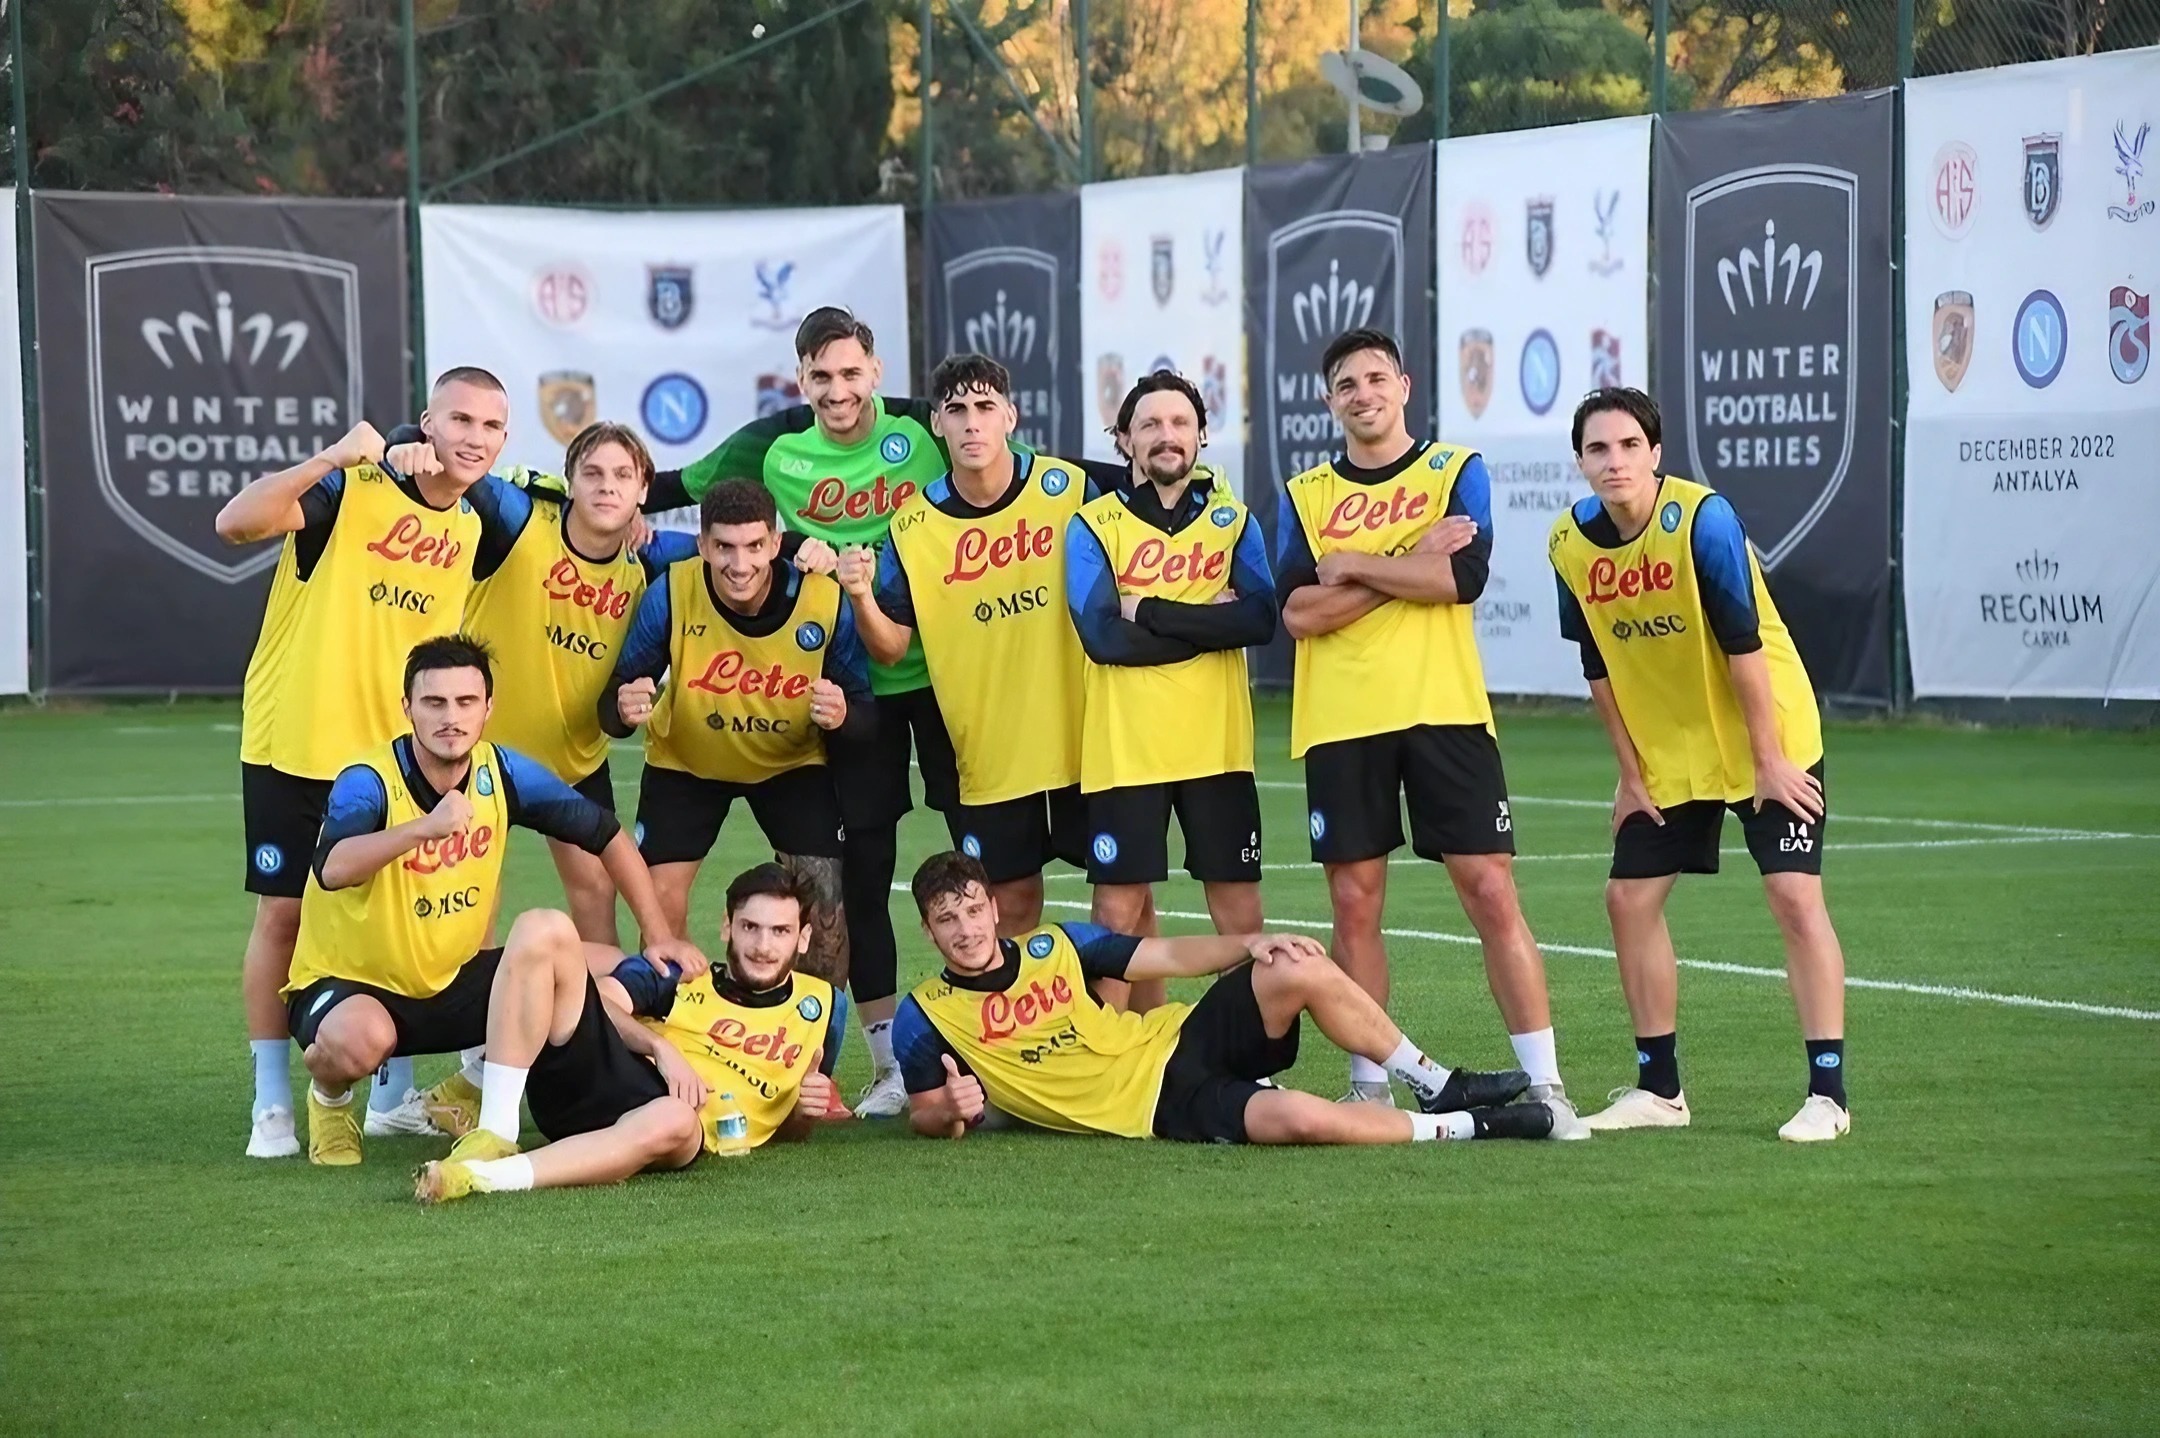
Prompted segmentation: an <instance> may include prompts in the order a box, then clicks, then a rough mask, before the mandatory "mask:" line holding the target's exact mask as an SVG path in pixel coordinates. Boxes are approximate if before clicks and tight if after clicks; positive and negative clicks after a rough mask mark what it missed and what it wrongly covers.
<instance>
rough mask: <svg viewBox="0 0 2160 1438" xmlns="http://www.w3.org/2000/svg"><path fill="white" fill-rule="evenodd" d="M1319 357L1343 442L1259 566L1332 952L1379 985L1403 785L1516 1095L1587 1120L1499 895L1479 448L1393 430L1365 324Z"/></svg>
mask: <svg viewBox="0 0 2160 1438" xmlns="http://www.w3.org/2000/svg"><path fill="white" fill-rule="evenodd" d="M1320 368H1321V376H1322V378H1323V379H1324V380H1325V382H1326V384H1327V401H1328V409H1329V411H1330V412H1331V413H1332V414H1333V415H1334V416H1335V421H1336V423H1337V424H1339V425H1341V426H1342V429H1343V450H1344V452H1343V454H1342V456H1341V457H1340V458H1338V459H1335V460H1332V461H1330V462H1328V463H1326V464H1321V465H1318V466H1315V467H1314V468H1312V469H1309V470H1307V471H1305V472H1304V473H1303V474H1300V475H1298V476H1297V477H1296V478H1294V479H1292V480H1291V481H1290V486H1289V510H1290V512H1289V513H1287V514H1285V515H1283V516H1282V519H1281V521H1280V522H1279V523H1278V525H1277V526H1276V529H1277V535H1276V538H1277V543H1278V546H1279V548H1280V555H1279V558H1278V561H1277V563H1276V566H1275V574H1276V581H1275V582H1276V590H1277V593H1278V595H1279V596H1280V597H1281V600H1282V619H1283V627H1284V628H1285V629H1287V630H1288V631H1289V632H1290V634H1291V636H1292V637H1293V638H1295V639H1296V640H1297V665H1296V686H1297V687H1296V690H1295V693H1294V695H1293V697H1292V701H1291V709H1290V755H1291V757H1292V758H1299V757H1302V758H1303V759H1304V760H1305V802H1306V807H1307V809H1308V810H1309V813H1308V816H1307V818H1308V822H1309V824H1310V827H1311V830H1312V856H1313V861H1314V862H1315V863H1317V864H1320V865H1322V866H1323V867H1324V868H1325V869H1326V871H1327V882H1328V898H1329V901H1330V903H1331V905H1332V906H1333V909H1334V917H1335V957H1336V959H1337V960H1338V961H1339V962H1340V963H1341V964H1342V965H1343V967H1344V968H1346V969H1348V970H1349V971H1350V974H1351V977H1353V978H1355V979H1356V980H1357V981H1358V982H1359V983H1360V984H1361V985H1363V986H1364V989H1365V991H1366V992H1367V993H1369V994H1371V995H1372V996H1373V997H1374V998H1375V999H1378V1000H1379V1001H1380V1002H1381V1003H1382V1004H1385V1003H1386V1002H1387V995H1388V959H1387V948H1386V945H1385V943H1384V940H1383V938H1382V935H1381V921H1382V914H1383V910H1384V908H1385V904H1386V899H1387V877H1388V855H1389V854H1390V853H1392V852H1393V851H1394V850H1396V849H1398V848H1400V847H1402V842H1403V832H1402V818H1401V814H1402V803H1403V798H1404V796H1407V799H1408V803H1409V809H1410V838H1411V847H1412V849H1413V850H1414V851H1415V852H1416V853H1417V855H1418V857H1419V858H1422V859H1427V860H1434V861H1438V862H1441V863H1444V864H1445V865H1446V866H1447V872H1448V878H1449V879H1450V880H1451V881H1452V882H1453V883H1454V885H1455V893H1456V896H1457V897H1458V898H1459V899H1460V900H1461V901H1462V906H1463V912H1464V913H1465V914H1466V915H1468V917H1469V919H1470V923H1471V926H1472V927H1473V928H1475V929H1476V930H1477V934H1478V939H1479V941H1480V942H1481V944H1482V945H1483V947H1484V953H1485V976H1486V982H1487V983H1488V984H1490V985H1491V987H1492V992H1493V998H1494V999H1495V1001H1497V1003H1498V1004H1499V1007H1500V1015H1501V1017H1502V1018H1503V1019H1504V1020H1506V1022H1507V1027H1508V1033H1509V1035H1510V1038H1511V1039H1512V1041H1513V1043H1514V1046H1515V1056H1516V1062H1517V1063H1518V1064H1520V1065H1521V1066H1522V1068H1523V1069H1524V1070H1525V1071H1526V1072H1527V1073H1528V1074H1529V1075H1530V1081H1531V1085H1532V1087H1531V1093H1532V1095H1533V1096H1535V1097H1538V1098H1550V1099H1553V1100H1555V1101H1556V1102H1557V1104H1558V1108H1557V1109H1556V1110H1555V1112H1556V1113H1558V1114H1559V1119H1558V1123H1557V1127H1556V1130H1555V1134H1554V1136H1555V1137H1557V1138H1565V1139H1572V1138H1587V1137H1589V1130H1588V1129H1586V1128H1584V1127H1583V1126H1582V1121H1581V1120H1580V1119H1579V1118H1577V1117H1576V1116H1575V1110H1574V1108H1573V1106H1572V1105H1571V1104H1569V1103H1568V1101H1567V1096H1566V1090H1565V1089H1564V1088H1563V1087H1562V1086H1561V1082H1560V1065H1559V1060H1558V1057H1557V1055H1556V1053H1555V1051H1554V1043H1553V1031H1552V1008H1551V1003H1550V1000H1549V999H1548V997H1547V995H1546V990H1545V960H1544V958H1543V956H1542V955H1540V954H1539V953H1538V947H1537V940H1536V939H1534V938H1532V937H1531V934H1530V926H1529V925H1528V924H1527V923H1525V922H1524V921H1523V915H1522V905H1521V903H1520V901H1519V900H1518V899H1517V898H1516V894H1515V873H1514V853H1515V834H1514V821H1513V819H1512V818H1511V817H1510V815H1509V813H1508V797H1507V778H1506V776H1505V774H1504V773H1503V772H1502V770H1501V765H1500V747H1499V745H1498V744H1497V743H1496V742H1495V741H1494V738H1493V729H1492V706H1491V704H1490V703H1489V702H1488V700H1487V699H1486V697H1485V675H1484V670H1483V668H1482V666H1481V665H1480V664H1479V662H1478V651H1477V636H1476V631H1475V629H1474V627H1473V624H1472V618H1471V608H1470V606H1471V605H1472V604H1473V603H1474V602H1475V601H1476V599H1477V597H1478V595H1479V594H1481V593H1483V592H1484V589H1485V579H1486V571H1487V566H1488V564H1489V562H1490V559H1491V555H1492V534H1491V530H1492V514H1491V507H1492V506H1491V481H1490V479H1489V478H1488V476H1487V475H1486V472H1485V462H1484V461H1483V460H1482V459H1481V458H1479V456H1478V455H1477V453H1476V452H1475V451H1474V450H1470V449H1465V448H1464V447H1462V446H1460V445H1451V444H1438V443H1428V442H1426V441H1423V440H1418V439H1413V438H1412V437H1411V435H1410V431H1409V429H1408V427H1407V425H1406V424H1405V421H1404V410H1405V407H1406V406H1407V405H1408V403H1409V400H1410V377H1409V376H1408V375H1407V374H1405V373H1404V372H1403V367H1402V351H1401V350H1400V349H1398V348H1397V347H1396V344H1395V341H1394V340H1393V339H1391V338H1390V337H1388V336H1387V335H1385V334H1382V333H1381V332H1380V331H1378V330H1371V329H1357V330H1351V331H1349V332H1347V333H1345V334H1343V335H1340V336H1338V337H1337V338H1336V339H1335V340H1334V342H1333V343H1331V344H1329V345H1328V347H1327V350H1326V352H1325V353H1324V354H1323V355H1322V356H1321V365H1320ZM1346 1097H1347V1098H1349V1099H1352V1100H1368V1101H1373V1102H1380V1103H1389V1102H1392V1101H1393V1098H1392V1095H1391V1093H1390V1090H1389V1088H1388V1082H1387V1075H1386V1074H1384V1073H1382V1072H1381V1070H1380V1069H1379V1068H1378V1067H1377V1066H1376V1065H1374V1064H1373V1063H1372V1062H1371V1061H1370V1060H1368V1059H1365V1058H1362V1057H1360V1058H1353V1059H1352V1060H1351V1064H1350V1092H1349V1094H1348V1095H1346Z"/></svg>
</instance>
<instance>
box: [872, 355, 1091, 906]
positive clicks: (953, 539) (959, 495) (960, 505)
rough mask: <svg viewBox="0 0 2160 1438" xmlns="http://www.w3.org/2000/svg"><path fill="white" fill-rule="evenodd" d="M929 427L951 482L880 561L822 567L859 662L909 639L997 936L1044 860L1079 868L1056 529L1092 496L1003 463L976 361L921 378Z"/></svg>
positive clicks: (1070, 655)
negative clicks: (850, 615)
mask: <svg viewBox="0 0 2160 1438" xmlns="http://www.w3.org/2000/svg"><path fill="white" fill-rule="evenodd" d="M930 389H931V395H932V403H933V404H935V405H936V407H937V408H936V412H935V414H934V415H933V416H932V420H931V423H932V425H933V427H934V428H935V429H936V431H937V433H938V436H939V437H940V438H941V439H942V440H943V441H944V442H945V446H946V449H947V450H948V451H949V453H950V454H951V456H952V472H951V473H950V474H947V475H944V476H941V477H940V478H938V479H937V480H935V481H933V482H932V483H931V485H930V486H929V488H927V489H925V490H923V491H922V492H921V493H919V494H916V495H913V496H911V497H910V498H909V499H908V501H907V502H906V503H905V504H903V505H902V506H901V507H900V512H899V513H898V514H896V515H894V516H893V524H892V539H891V542H890V543H888V544H887V545H886V546H885V549H884V552H883V553H882V554H879V555H872V554H871V553H870V552H869V551H868V550H865V549H850V550H847V551H846V552H844V553H842V554H841V556H840V560H839V567H838V569H837V571H836V573H837V574H838V576H839V580H840V583H841V585H842V587H844V588H845V589H846V590H847V594H848V600H849V603H850V605H851V606H852V608H853V609H854V611H855V621H856V624H857V626H858V627H859V628H860V629H861V630H862V636H863V644H864V647H866V648H867V649H868V650H869V651H870V655H871V657H872V658H873V659H879V660H883V661H885V662H887V663H891V662H893V661H896V660H898V659H899V658H900V657H901V656H902V655H903V654H905V653H906V652H907V650H908V646H909V645H910V644H911V643H913V642H914V640H915V637H916V635H917V633H918V632H919V633H920V635H921V638H922V650H923V657H924V659H925V660H926V661H927V662H928V664H929V666H930V683H931V687H932V688H933V689H934V690H935V691H936V693H937V704H938V708H939V710H940V711H941V712H942V713H943V714H944V716H945V725H946V728H947V730H948V731H949V732H950V733H951V735H952V741H953V756H954V760H955V762H956V763H957V765H958V767H959V771H960V797H959V800H958V802H957V803H956V804H955V805H954V806H953V807H952V808H951V809H948V810H947V811H946V813H945V824H946V828H947V830H948V831H949V832H950V833H951V835H952V840H953V843H954V844H955V845H956V846H957V847H958V848H959V849H960V850H962V851H963V852H964V853H966V854H968V855H969V856H971V857H973V858H977V859H980V860H981V861H982V864H983V868H984V869H985V870H986V871H987V872H988V873H989V875H990V882H991V885H992V888H993V890H994V891H995V893H996V895H997V898H998V905H999V911H1000V912H1001V913H1002V914H1003V915H1004V916H1005V922H1006V924H1007V925H1008V929H1007V932H1009V933H1024V932H1026V931H1027V930H1029V929H1031V928H1033V927H1034V926H1035V924H1036V922H1037V921H1038V920H1039V919H1040V918H1041V917H1042V904H1043V880H1042V871H1043V866H1044V865H1045V864H1047V863H1049V862H1050V860H1051V859H1052V858H1053V857H1056V858H1061V859H1064V860H1065V861H1066V862H1067V863H1070V864H1074V865H1081V864H1084V863H1085V862H1086V857H1087V838H1086V830H1085V825H1086V815H1085V813H1084V806H1083V804H1082V802H1081V798H1080V665H1081V663H1082V659H1081V653H1080V641H1079V639H1078V638H1077V637H1076V636H1075V635H1074V633H1073V627H1072V623H1071V621H1070V619H1069V618H1068V617H1067V615H1066V613H1065V611H1064V609H1063V607H1062V606H1061V605H1060V604H1059V602H1058V601H1059V599H1060V598H1061V597H1062V596H1063V595H1064V593H1065V556H1066V554H1067V552H1068V548H1067V532H1068V527H1069V526H1070V525H1071V523H1072V519H1073V516H1074V515H1076V514H1077V513H1079V511H1080V506H1081V505H1082V504H1083V503H1085V502H1086V501H1088V500H1089V499H1092V498H1094V496H1095V490H1094V486H1093V484H1092V483H1091V482H1090V481H1089V479H1088V478H1087V474H1086V471H1084V470H1083V469H1082V468H1081V467H1080V466H1079V465H1077V464H1074V463H1072V462H1071V461H1069V460H1063V459H1055V458H1052V457H1051V456H1049V455H1041V454H1016V453H1014V451H1013V449H1012V447H1011V444H1010V440H1011V437H1012V432H1013V428H1014V426H1015V424H1017V422H1018V414H1017V412H1016V411H1015V410H1014V408H1013V402H1012V377H1011V376H1010V375H1009V374H1007V373H1006V371H1005V367H1004V366H1003V365H1001V364H999V363H998V362H997V361H996V360H994V359H990V358H989V357H987V356H985V355H979V354H964V355H954V356H952V357H951V358H949V359H946V360H945V361H944V362H942V363H941V364H939V365H938V367H937V369H936V370H935V371H934V372H933V373H932V374H931V376H930Z"/></svg>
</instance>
